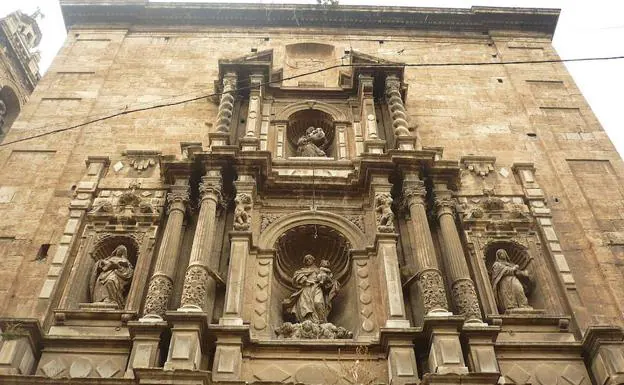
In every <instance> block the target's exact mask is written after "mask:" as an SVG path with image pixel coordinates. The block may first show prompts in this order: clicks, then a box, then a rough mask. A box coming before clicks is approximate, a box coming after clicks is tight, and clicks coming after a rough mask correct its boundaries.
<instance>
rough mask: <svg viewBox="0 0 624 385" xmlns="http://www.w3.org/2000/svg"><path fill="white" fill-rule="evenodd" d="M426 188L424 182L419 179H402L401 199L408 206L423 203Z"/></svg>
mask: <svg viewBox="0 0 624 385" xmlns="http://www.w3.org/2000/svg"><path fill="white" fill-rule="evenodd" d="M426 195H427V188H426V187H425V182H424V181H422V180H420V179H415V180H405V181H403V200H404V201H405V204H406V205H407V207H408V208H409V207H410V206H411V205H413V204H421V205H424V204H425V196H426Z"/></svg>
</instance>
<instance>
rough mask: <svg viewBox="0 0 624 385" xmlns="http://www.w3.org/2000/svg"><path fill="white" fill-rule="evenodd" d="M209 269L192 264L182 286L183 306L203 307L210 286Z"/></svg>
mask: <svg viewBox="0 0 624 385" xmlns="http://www.w3.org/2000/svg"><path fill="white" fill-rule="evenodd" d="M207 283H208V271H206V268H205V267H203V266H200V265H194V266H190V267H189V268H188V270H186V276H185V277H184V287H183V288H182V300H181V303H182V306H183V307H193V308H197V309H203V304H204V303H205V302H206V293H207V290H208V288H207V287H206V284H207Z"/></svg>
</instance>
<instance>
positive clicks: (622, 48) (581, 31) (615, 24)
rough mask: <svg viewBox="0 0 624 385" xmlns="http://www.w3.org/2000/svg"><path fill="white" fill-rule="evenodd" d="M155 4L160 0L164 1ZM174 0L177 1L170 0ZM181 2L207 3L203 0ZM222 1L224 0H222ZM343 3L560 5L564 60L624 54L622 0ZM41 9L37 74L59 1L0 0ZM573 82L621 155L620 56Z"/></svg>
mask: <svg viewBox="0 0 624 385" xmlns="http://www.w3.org/2000/svg"><path fill="white" fill-rule="evenodd" d="M154 2H164V1H162V0H158V1H154ZM171 2H178V1H171ZM185 2H210V1H207V0H202V1H193V0H185ZM221 2H225V1H224V0H222V1H221ZM227 2H229V3H249V2H252V3H264V4H273V3H290V4H315V3H316V0H290V1H272V0H260V1H253V0H247V1H239V0H227ZM340 4H342V5H386V6H388V5H394V6H416V7H450V8H470V7H471V6H500V7H539V8H560V9H561V16H560V18H559V22H558V25H557V30H556V32H555V37H554V39H553V46H554V47H555V49H556V50H557V52H558V53H559V56H560V57H561V58H562V59H572V58H585V57H603V56H624V18H623V17H622V15H624V1H622V0H593V1H588V0H513V1H509V0H491V1H488V0H392V1H389V0H385V1H384V0H340ZM37 7H39V8H40V9H41V11H42V13H43V14H44V15H45V17H44V18H43V20H39V26H40V28H41V31H42V33H43V38H42V40H41V44H40V45H39V47H38V49H39V50H40V51H41V66H40V72H41V74H42V75H43V74H44V73H45V71H46V70H47V68H48V67H49V65H50V63H51V62H52V60H53V59H54V56H55V55H56V53H57V52H58V50H59V48H60V47H61V45H62V44H63V41H64V40H65V27H64V23H63V17H62V15H61V10H60V7H59V4H58V1H57V0H20V1H19V2H14V1H8V0H1V1H0V17H3V16H5V15H7V14H9V13H11V12H13V11H15V10H17V9H20V10H22V11H23V12H26V13H29V14H30V13H32V12H33V11H34V10H35V9H36V8H37ZM566 66H567V68H568V70H569V71H570V73H571V74H572V77H573V78H574V80H575V82H576V84H577V86H578V87H579V88H580V90H581V92H582V93H583V95H584V96H585V98H586V99H587V101H588V102H589V105H590V106H591V108H592V110H593V111H594V113H595V114H596V116H597V117H598V120H599V121H600V122H601V124H602V126H603V127H604V129H605V131H607V134H608V135H609V137H610V138H611V141H612V142H613V143H614V144H615V146H616V148H617V149H618V151H619V153H620V154H624V129H623V128H624V127H622V122H624V119H623V118H622V114H621V111H620V110H621V109H622V108H623V106H624V105H623V103H622V101H621V100H622V99H623V94H624V60H611V61H600V62H598V61H592V62H580V63H566Z"/></svg>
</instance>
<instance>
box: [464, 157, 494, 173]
mask: <svg viewBox="0 0 624 385" xmlns="http://www.w3.org/2000/svg"><path fill="white" fill-rule="evenodd" d="M495 162H496V157H495V156H462V157H461V159H460V163H461V165H462V169H465V170H467V171H468V172H470V173H472V174H475V175H476V176H479V177H481V178H485V177H486V176H488V174H489V173H490V172H492V171H494V163H495Z"/></svg>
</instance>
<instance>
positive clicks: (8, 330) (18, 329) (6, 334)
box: [0, 322, 28, 341]
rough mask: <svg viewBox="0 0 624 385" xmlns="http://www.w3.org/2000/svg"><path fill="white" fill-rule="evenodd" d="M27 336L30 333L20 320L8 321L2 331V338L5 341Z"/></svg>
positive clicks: (0, 334)
mask: <svg viewBox="0 0 624 385" xmlns="http://www.w3.org/2000/svg"><path fill="white" fill-rule="evenodd" d="M26 336H28V334H27V333H26V331H25V330H24V328H23V327H22V324H21V323H20V322H14V323H8V324H7V325H6V327H5V330H3V331H2V333H0V338H2V339H3V340H5V341H10V340H18V339H20V338H22V337H26Z"/></svg>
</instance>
